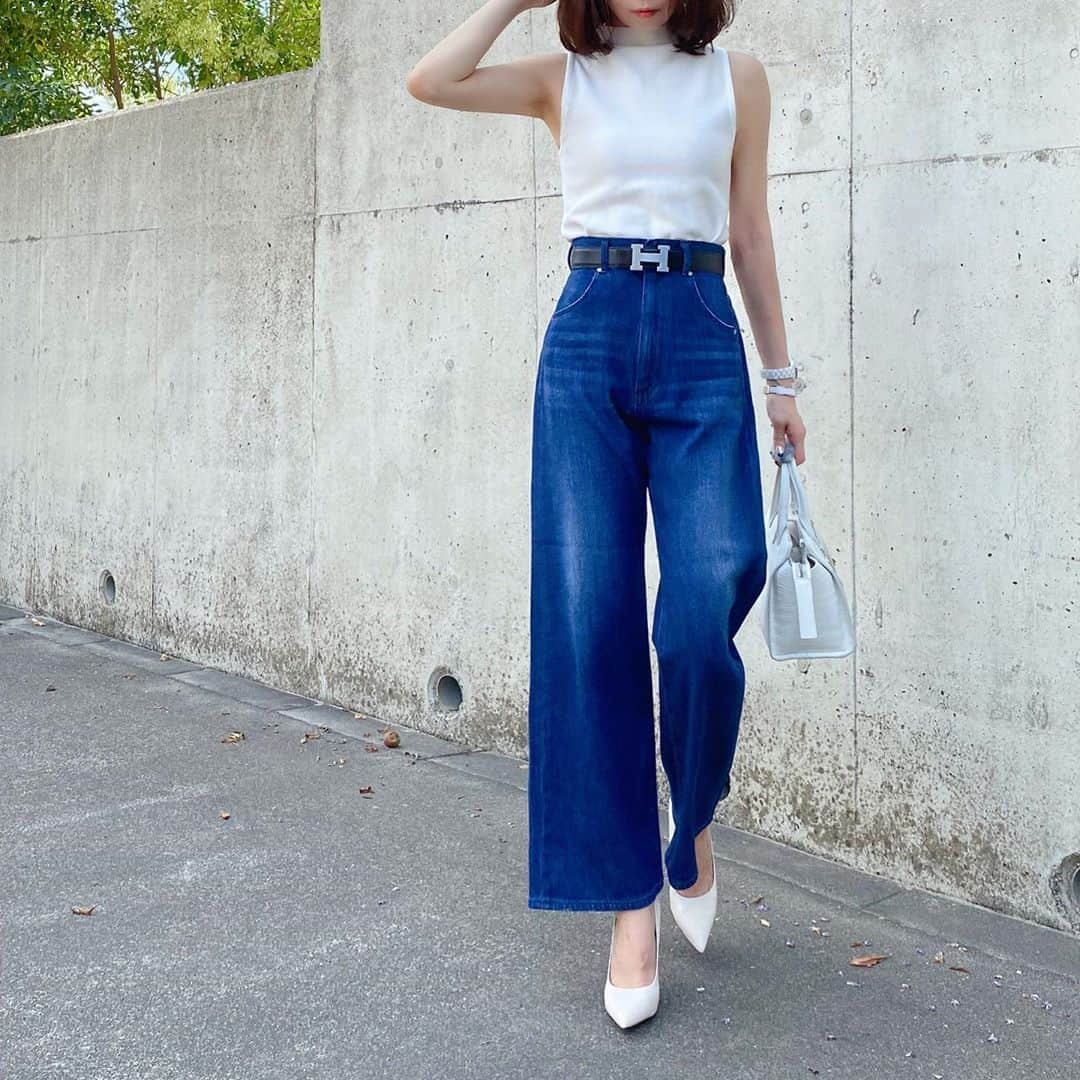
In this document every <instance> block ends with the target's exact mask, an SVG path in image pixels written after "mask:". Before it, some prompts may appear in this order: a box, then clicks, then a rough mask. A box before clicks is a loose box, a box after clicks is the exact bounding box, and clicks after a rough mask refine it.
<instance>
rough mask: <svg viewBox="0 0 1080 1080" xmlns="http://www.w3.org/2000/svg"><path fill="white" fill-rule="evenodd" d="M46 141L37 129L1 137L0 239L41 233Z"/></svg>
mask: <svg viewBox="0 0 1080 1080" xmlns="http://www.w3.org/2000/svg"><path fill="white" fill-rule="evenodd" d="M45 142H46V140H45V139H43V138H41V136H39V135H38V134H37V133H36V132H24V133H23V134H21V135H6V136H5V137H4V138H2V139H0V180H2V181H3V186H4V190H3V198H0V242H2V241H5V240H26V239H33V238H34V237H37V236H40V235H41V204H42V195H43V193H44V191H45V184H44V183H43V179H42V173H41V154H42V150H43V148H44V145H45Z"/></svg>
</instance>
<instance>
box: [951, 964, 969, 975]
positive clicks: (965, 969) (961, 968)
mask: <svg viewBox="0 0 1080 1080" xmlns="http://www.w3.org/2000/svg"><path fill="white" fill-rule="evenodd" d="M949 970H950V971H962V972H963V973H964V974H965V975H970V974H971V972H970V971H968V969H967V968H966V967H960V965H959V964H950V965H949Z"/></svg>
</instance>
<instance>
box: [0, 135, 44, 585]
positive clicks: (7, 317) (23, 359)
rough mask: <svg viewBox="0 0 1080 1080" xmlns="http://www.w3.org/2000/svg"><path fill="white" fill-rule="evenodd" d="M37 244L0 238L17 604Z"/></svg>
mask: <svg viewBox="0 0 1080 1080" xmlns="http://www.w3.org/2000/svg"><path fill="white" fill-rule="evenodd" d="M3 155H4V143H3V140H0V156H3ZM42 247H43V245H42V243H41V241H35V240H29V241H23V242H21V243H2V242H0V328H2V329H0V597H8V598H10V599H11V600H12V601H14V602H15V603H18V604H20V605H22V606H28V605H29V604H30V596H31V593H32V591H33V585H32V580H33V579H32V573H31V571H32V568H33V562H34V559H33V555H34V540H35V532H34V491H35V473H34V465H35V456H36V449H37V446H38V442H39V439H40V437H41V433H40V432H39V430H38V428H37V424H36V416H35V412H36V403H37V378H38V362H39V355H40V345H39V336H40V335H39V322H38V298H39V292H40V279H41V249H42Z"/></svg>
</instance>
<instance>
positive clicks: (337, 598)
mask: <svg viewBox="0 0 1080 1080" xmlns="http://www.w3.org/2000/svg"><path fill="white" fill-rule="evenodd" d="M494 245H499V247H498V249H497V253H493V252H495V249H494ZM317 250H318V274H317V284H316V288H317V295H318V297H319V300H318V307H317V321H316V334H315V340H316V348H317V356H316V393H315V417H316V445H317V481H316V491H317V495H316V506H315V528H316V551H317V559H316V570H317V583H316V590H315V592H316V596H317V609H318V616H317V618H318V622H317V630H316V636H317V642H318V648H319V654H320V658H321V661H322V663H323V665H324V669H325V683H326V686H327V688H328V690H329V692H330V694H331V696H332V697H333V699H334V700H337V701H342V702H348V703H352V704H355V705H358V706H361V707H364V708H368V709H370V710H372V711H374V712H377V713H378V714H379V715H381V716H385V717H387V718H388V719H392V720H403V721H404V720H407V721H408V722H409V723H413V724H418V725H419V726H421V727H424V728H427V729H428V730H432V731H435V732H437V733H440V732H446V733H449V734H451V735H453V736H454V737H455V738H458V737H460V738H466V739H468V740H469V741H471V742H479V743H486V744H488V745H499V746H506V747H509V746H520V741H521V738H522V730H523V729H522V720H523V709H524V704H525V701H524V695H525V690H526V683H527V660H528V656H527V650H526V648H525V641H526V634H527V618H528V599H527V598H528V558H527V550H526V543H527V537H528V477H529V470H528V458H529V447H530V442H529V433H530V423H531V413H530V405H531V393H532V387H533V380H534V378H535V347H534V343H535V334H536V328H535V318H534V299H533V298H534V284H533V276H532V267H533V265H534V260H535V253H534V249H533V204H532V201H531V200H521V201H509V202H497V203H494V204H491V205H487V206H483V207H479V206H464V207H425V208H421V209H416V210H399V211H385V212H383V211H380V212H374V213H371V214H356V215H345V216H341V217H326V218H322V219H320V223H319V235H318V245H317ZM420 251H422V252H425V255H424V257H423V258H421V259H419V260H417V261H412V260H411V259H409V258H405V257H403V253H409V252H420ZM507 267H511V268H516V269H513V270H512V271H511V272H505V268H507ZM443 666H445V667H446V668H448V669H449V671H450V673H451V674H452V675H454V676H455V677H456V678H457V679H458V680H459V681H460V684H461V686H462V690H463V695H464V700H463V703H462V708H461V710H460V711H458V712H456V713H446V714H442V713H437V712H435V711H433V710H432V708H431V707H430V705H429V703H428V700H427V687H428V680H429V677H430V676H431V675H432V674H433V672H435V670H436V669H437V668H440V667H443Z"/></svg>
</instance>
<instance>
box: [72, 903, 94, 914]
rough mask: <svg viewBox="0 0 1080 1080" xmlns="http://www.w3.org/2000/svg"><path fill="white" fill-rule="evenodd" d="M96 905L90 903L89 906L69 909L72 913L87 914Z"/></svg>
mask: <svg viewBox="0 0 1080 1080" xmlns="http://www.w3.org/2000/svg"><path fill="white" fill-rule="evenodd" d="M96 907H97V904H91V905H90V906H89V907H73V908H72V909H71V914H72V915H89V914H90V912H92V911H93V910H94V908H96Z"/></svg>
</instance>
